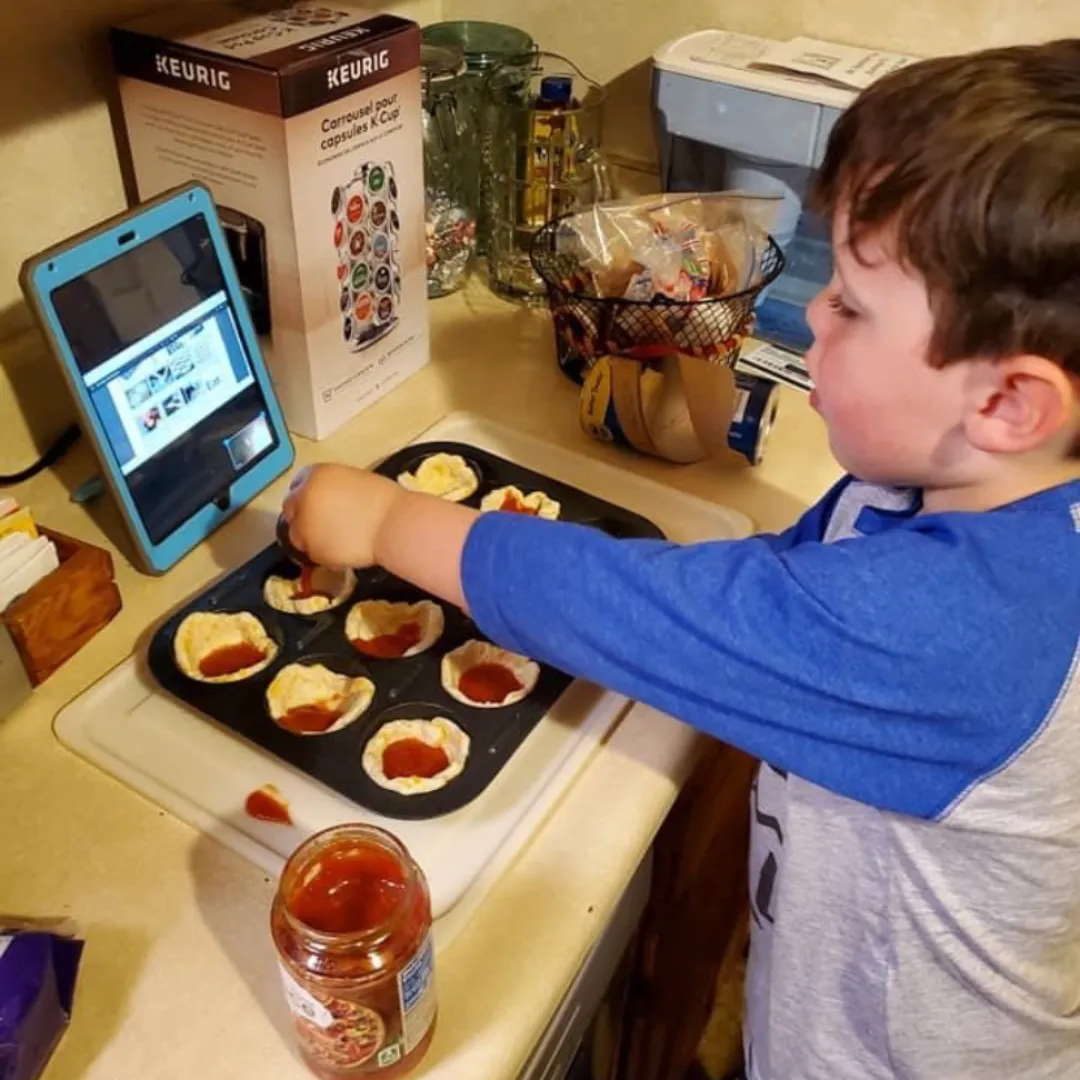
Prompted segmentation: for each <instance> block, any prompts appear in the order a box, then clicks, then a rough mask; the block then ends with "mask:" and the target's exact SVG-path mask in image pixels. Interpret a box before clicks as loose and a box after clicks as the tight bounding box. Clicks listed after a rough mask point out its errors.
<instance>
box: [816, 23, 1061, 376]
mask: <svg viewBox="0 0 1080 1080" xmlns="http://www.w3.org/2000/svg"><path fill="white" fill-rule="evenodd" d="M813 203H814V206H815V208H816V209H817V210H818V211H819V212H821V213H822V214H824V216H825V217H826V218H831V217H832V216H833V215H834V214H835V213H836V212H837V209H838V208H841V209H842V210H843V212H844V213H845V214H846V215H847V223H848V235H849V238H850V240H851V245H852V249H853V252H854V254H855V255H856V257H858V244H859V241H860V238H861V237H865V236H867V235H868V234H869V233H871V232H874V231H876V230H878V229H881V228H887V229H889V230H895V236H896V242H897V245H898V252H897V254H898V255H899V257H900V259H901V260H902V261H903V262H905V263H906V264H907V265H909V266H910V267H912V268H913V269H914V270H916V271H917V272H918V273H919V274H921V275H922V277H923V278H924V279H925V281H926V285H927V290H928V293H929V296H930V302H931V305H932V308H933V312H934V331H933V338H932V341H931V349H930V360H931V363H934V364H935V365H942V364H946V363H949V362H950V361H953V360H961V359H965V358H971V357H981V358H996V357H1005V356H1010V355H1019V354H1023V353H1031V354H1035V355H1038V356H1043V357H1046V358H1047V359H1049V360H1053V361H1055V362H1056V363H1058V364H1061V365H1062V367H1064V368H1065V369H1066V370H1067V371H1069V372H1071V373H1073V374H1075V375H1078V376H1080V39H1076V40H1068V41H1056V42H1052V43H1049V44H1046V45H1036V46H1017V47H1014V48H1005V49H991V50H987V51H984V52H977V53H972V54H970V55H966V56H952V57H943V58H941V59H933V60H925V61H921V62H919V63H916V64H912V65H911V66H909V67H906V68H902V69H901V70H899V71H897V72H894V73H893V74H892V75H889V76H887V77H885V78H884V79H881V80H880V81H879V82H877V83H875V84H873V85H872V86H871V87H870V88H869V89H868V90H866V91H864V92H863V93H862V94H861V95H860V96H859V98H858V99H857V100H856V101H855V103H854V104H853V105H852V106H851V107H850V108H849V109H848V110H847V111H846V112H845V113H844V114H843V115H842V116H841V117H840V119H839V121H838V122H837V124H836V127H835V128H834V129H833V132H832V135H831V137H830V139H829V146H828V150H827V152H826V155H825V161H824V163H823V165H822V168H821V170H820V172H819V175H818V181H817V186H816V190H815V193H814V200H813Z"/></svg>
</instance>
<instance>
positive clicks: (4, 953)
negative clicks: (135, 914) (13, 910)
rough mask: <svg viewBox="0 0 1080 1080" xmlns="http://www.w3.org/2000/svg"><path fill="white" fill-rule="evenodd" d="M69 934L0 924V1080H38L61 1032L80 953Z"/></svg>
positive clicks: (56, 928)
mask: <svg viewBox="0 0 1080 1080" xmlns="http://www.w3.org/2000/svg"><path fill="white" fill-rule="evenodd" d="M69 930H70V928H69V927H68V926H67V924H65V923H55V922H54V923H46V922H40V923H35V922H32V921H19V922H14V921H5V920H3V919H0V1080H34V1078H35V1077H37V1076H40V1075H41V1072H42V1070H43V1069H44V1068H45V1064H46V1062H47V1061H48V1060H49V1057H50V1055H51V1054H52V1052H53V1049H54V1048H55V1047H56V1044H57V1042H58V1041H59V1039H60V1036H61V1035H62V1034H63V1033H64V1030H65V1029H66V1028H67V1025H68V1022H69V1020H70V1019H71V1004H72V999H73V998H74V995H75V978H76V975H77V973H78V970H79V961H80V959H81V957H82V949H83V943H82V941H80V940H79V939H78V938H76V937H74V936H72V935H71V934H70V933H69Z"/></svg>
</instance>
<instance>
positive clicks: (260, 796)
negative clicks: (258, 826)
mask: <svg viewBox="0 0 1080 1080" xmlns="http://www.w3.org/2000/svg"><path fill="white" fill-rule="evenodd" d="M244 810H245V812H246V813H247V815H248V817H253V818H255V820H256V821H269V822H270V823H271V824H273V825H291V824H292V818H291V817H290V816H289V804H288V803H287V802H286V801H285V800H284V799H283V798H282V797H281V795H279V794H278V789H277V788H276V787H274V785H273V784H264V785H263V786H262V787H261V788H256V789H255V790H254V791H253V792H252V793H251V794H250V795H249V796H248V797H247V799H246V801H245V802H244Z"/></svg>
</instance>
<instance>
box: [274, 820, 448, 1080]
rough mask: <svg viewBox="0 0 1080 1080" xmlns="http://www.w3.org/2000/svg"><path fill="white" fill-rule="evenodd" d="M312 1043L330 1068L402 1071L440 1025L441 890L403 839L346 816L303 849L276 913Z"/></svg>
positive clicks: (288, 981)
mask: <svg viewBox="0 0 1080 1080" xmlns="http://www.w3.org/2000/svg"><path fill="white" fill-rule="evenodd" d="M270 926H271V932H272V934H273V938H274V945H275V946H276V948H277V951H278V958H279V960H280V963H281V974H282V979H283V980H284V983H285V996H286V998H287V999H288V1002H289V1009H290V1011H291V1012H292V1016H293V1021H294V1023H295V1025H296V1035H297V1041H298V1043H299V1046H300V1053H301V1055H302V1056H303V1058H304V1061H305V1062H306V1063H307V1065H308V1067H309V1068H310V1069H311V1071H312V1072H313V1073H315V1075H316V1076H319V1077H321V1078H322V1080H339V1078H341V1077H360V1076H371V1077H378V1080H393V1078H394V1077H401V1076H404V1075H405V1074H406V1073H408V1072H410V1071H411V1070H412V1069H414V1068H415V1067H416V1066H417V1065H418V1064H419V1063H420V1059H421V1058H422V1057H423V1056H424V1053H425V1051H426V1050H427V1048H428V1046H429V1044H430V1043H431V1037H432V1035H433V1034H434V1032H435V1013H436V1003H435V979H434V968H433V961H434V954H433V947H432V939H431V899H430V895H429V893H428V886H427V881H426V880H425V879H424V875H423V873H422V872H421V870H420V867H419V866H417V865H416V863H415V862H413V860H412V858H411V857H410V855H409V853H408V851H407V850H406V849H405V847H404V845H402V844H401V843H400V842H399V841H398V840H397V839H395V838H394V837H393V836H391V835H390V833H388V832H385V831H384V830H382V829H377V828H374V827H372V826H369V825H338V826H335V827H334V828H331V829H326V830H325V831H324V832H321V833H317V834H316V835H315V836H313V837H311V839H310V840H308V841H307V842H306V843H304V844H302V845H301V846H300V847H299V848H297V849H296V851H295V852H293V854H292V856H291V857H290V859H289V861H288V862H287V863H286V864H285V869H284V870H283V871H282V874H281V880H280V882H279V883H278V890H277V895H276V896H275V897H274V904H273V908H272V911H271V915H270Z"/></svg>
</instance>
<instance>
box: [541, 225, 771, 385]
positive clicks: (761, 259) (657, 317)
mask: <svg viewBox="0 0 1080 1080" xmlns="http://www.w3.org/2000/svg"><path fill="white" fill-rule="evenodd" d="M565 221H566V218H557V219H555V220H554V221H550V222H548V224H546V225H545V226H544V227H543V228H542V229H540V231H539V232H538V233H537V234H536V237H535V238H534V240H533V244H532V249H531V252H530V257H531V259H532V264H533V267H534V268H535V270H536V272H537V273H538V274H539V275H540V277H541V278H542V279H543V282H544V284H545V285H546V287H547V293H548V305H549V307H550V309H551V315H552V318H553V320H554V324H555V343H556V350H557V352H558V356H559V366H560V367H561V368H562V369H563V371H564V372H566V374H568V375H569V376H570V377H571V378H573V379H574V380H575V381H577V382H580V381H581V379H582V377H583V376H584V373H585V371H587V370H588V368H589V367H591V366H592V364H593V362H594V361H595V360H596V359H597V358H598V357H600V356H611V355H614V356H627V357H631V358H633V359H636V360H646V361H647V360H655V359H659V358H662V357H664V356H669V355H671V354H672V353H682V354H684V355H689V356H696V357H700V358H701V359H703V360H709V361H712V362H714V363H718V362H722V361H725V360H727V359H728V358H733V352H734V350H735V347H736V346H737V344H738V342H739V340H740V339H741V337H742V336H743V335H744V334H746V332H747V331H748V329H749V327H750V323H751V319H752V316H753V310H754V303H755V301H756V300H757V297H758V295H759V294H760V293H761V290H762V289H764V288H766V287H767V286H768V285H770V284H772V282H774V281H775V280H776V279H777V277H779V276H780V274H781V272H782V271H783V269H784V255H783V252H782V251H781V250H780V247H779V245H778V244H777V243H776V241H775V240H773V238H772V237H771V236H770V237H769V238H768V244H767V245H766V246H765V247H764V248H763V249H762V251H761V253H760V255H759V256H758V258H757V261H756V265H755V266H754V271H753V274H752V278H753V281H754V284H753V285H751V286H750V287H749V288H746V289H743V290H742V291H741V292H737V293H732V294H729V295H727V296H717V297H706V298H704V299H701V300H672V299H668V298H667V297H656V298H654V299H652V300H621V299H615V298H607V297H597V296H590V295H588V294H587V293H585V292H584V291H583V287H582V285H581V282H582V281H583V279H584V276H583V274H582V268H581V266H580V264H579V260H578V258H577V256H575V255H572V254H570V253H568V252H565V251H560V250H559V248H558V238H559V232H560V228H561V227H562V225H563V223H564V222H565Z"/></svg>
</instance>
